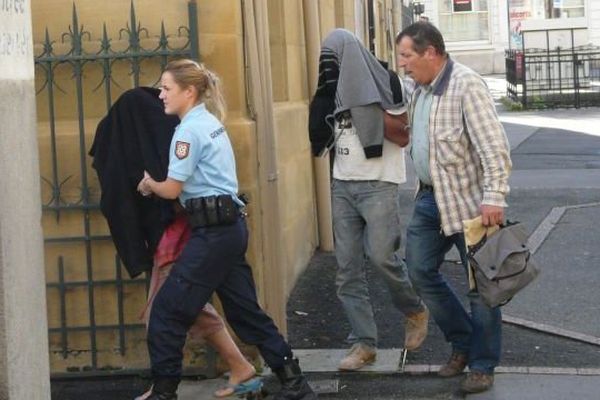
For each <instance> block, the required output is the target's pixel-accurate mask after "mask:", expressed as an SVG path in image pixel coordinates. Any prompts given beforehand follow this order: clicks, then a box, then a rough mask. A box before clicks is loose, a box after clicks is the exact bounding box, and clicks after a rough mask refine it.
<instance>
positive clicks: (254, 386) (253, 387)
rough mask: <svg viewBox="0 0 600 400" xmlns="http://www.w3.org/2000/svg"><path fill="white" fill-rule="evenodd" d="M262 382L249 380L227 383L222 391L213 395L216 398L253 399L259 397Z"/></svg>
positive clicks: (255, 379)
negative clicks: (236, 397)
mask: <svg viewBox="0 0 600 400" xmlns="http://www.w3.org/2000/svg"><path fill="white" fill-rule="evenodd" d="M262 387H263V382H262V379H261V378H257V377H254V378H250V379H248V380H245V381H244V382H240V383H228V384H227V386H225V387H224V388H223V389H219V390H217V391H216V392H215V393H214V395H215V397H217V398H224V397H230V396H238V397H246V398H253V397H254V396H258V397H260V394H261V393H262Z"/></svg>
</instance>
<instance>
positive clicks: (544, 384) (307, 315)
mask: <svg viewBox="0 0 600 400" xmlns="http://www.w3.org/2000/svg"><path fill="white" fill-rule="evenodd" d="M488 82H489V83H490V84H491V86H492V89H493V91H494V93H495V94H496V95H498V96H499V95H502V94H503V86H502V81H501V79H498V78H497V77H492V78H490V79H488ZM500 117H501V120H502V121H503V124H504V126H505V129H506V131H507V134H508V137H509V141H510V144H511V148H512V156H513V161H514V171H513V174H512V176H511V182H510V183H511V187H512V192H511V194H510V197H509V204H510V208H509V209H508V210H507V213H508V217H509V218H510V219H518V220H521V221H523V222H525V223H526V224H527V226H528V229H529V231H530V233H531V232H534V230H535V229H536V227H538V226H539V225H540V224H542V225H543V226H546V225H547V226H549V227H550V228H549V229H548V230H547V232H545V234H544V236H543V237H544V241H543V242H542V243H541V245H540V247H539V249H538V251H537V253H536V256H537V257H538V258H539V260H540V261H541V262H542V264H543V265H544V271H543V273H542V275H541V276H540V278H539V279H538V281H536V282H535V284H534V285H532V286H531V287H530V288H528V289H526V291H525V292H523V293H522V294H521V295H519V297H517V298H516V299H515V300H514V301H513V303H511V304H509V305H508V306H507V307H506V308H505V314H507V315H511V316H515V317H519V318H521V319H525V320H527V321H531V322H536V323H544V324H545V325H547V326H550V327H551V328H560V329H567V330H571V331H573V332H575V333H582V334H585V335H588V336H587V337H589V338H595V337H600V329H599V328H598V327H600V312H598V311H599V308H600V306H599V305H600V291H598V290H596V288H597V287H598V281H599V274H598V272H597V270H596V268H597V266H598V265H600V246H599V245H598V244H599V241H598V238H599V237H600V212H599V211H600V206H598V205H594V204H595V203H597V202H600V130H599V129H598V121H600V109H587V110H555V111H545V112H522V113H507V112H503V111H502V110H501V111H500ZM413 176H414V174H413V173H412V171H409V181H408V182H407V184H405V185H403V187H402V189H401V192H400V201H401V204H402V220H403V221H405V222H407V221H408V219H409V217H410V214H411V211H412V192H413V190H414V184H413V180H412V178H411V177H413ZM581 204H591V205H590V206H588V207H584V208H575V207H573V206H576V205H581ZM561 207H566V208H564V210H563V211H564V212H563V213H562V214H560V213H559V214H560V218H558V219H557V220H549V219H548V218H549V215H554V214H551V213H552V212H556V211H557V210H558V211H560V210H561ZM553 210H554V211H553ZM456 258H457V257H456V255H455V254H452V253H451V254H449V256H448V260H447V262H446V263H445V264H444V266H443V269H444V271H445V273H446V274H447V276H448V278H449V280H450V281H451V282H452V284H453V285H454V286H455V287H456V289H457V291H459V292H464V291H465V290H466V288H465V279H464V274H463V271H462V270H461V267H460V266H458V265H457V264H456V263H455V262H454V260H455V259H456ZM334 275H335V258H334V256H333V255H332V254H329V253H320V252H317V254H316V255H315V257H314V258H313V260H312V262H311V264H310V265H309V267H308V268H307V270H306V272H305V273H304V274H303V275H302V277H301V278H300V280H299V281H298V283H297V285H296V288H295V289H294V291H293V292H292V294H291V297H290V300H289V302H288V324H289V326H288V330H289V339H290V342H291V343H292V345H293V346H294V347H295V348H298V349H308V350H310V349H327V350H328V351H329V350H331V349H334V352H333V353H330V354H338V353H335V349H338V352H339V351H341V349H345V348H347V344H346V343H345V336H346V335H347V333H348V331H349V326H348V323H347V321H346V319H345V317H344V315H343V313H342V312H341V308H340V304H339V302H338V300H337V298H336V296H335V288H334V284H333V282H334ZM368 277H369V282H370V292H371V296H372V299H373V305H374V309H375V312H376V319H377V323H378V327H379V333H380V343H379V347H380V348H381V349H394V348H399V347H401V346H402V343H403V340H404V338H403V329H402V325H403V316H402V315H401V314H400V313H399V312H397V311H396V310H394V309H393V307H391V306H390V301H389V297H388V295H387V294H386V292H385V288H384V287H383V285H382V282H381V281H380V280H379V279H378V277H377V276H375V275H374V274H373V273H371V272H369V274H368ZM296 311H301V312H302V313H297V312H296ZM430 330H431V334H430V335H429V336H428V338H427V340H426V341H425V343H424V345H423V347H422V349H420V350H419V351H418V352H414V353H411V354H409V357H408V365H409V366H410V367H414V368H418V367H420V366H421V367H426V368H429V367H428V366H431V365H434V366H435V365H437V364H441V363H443V362H444V361H445V360H446V358H447V357H448V355H449V348H448V346H447V344H446V343H445V341H444V338H443V336H442V335H441V332H440V331H439V330H438V329H437V327H436V326H435V324H434V323H433V322H430ZM390 351H391V350H390ZM299 353H301V352H299ZM320 353H324V354H325V353H327V352H325V351H323V352H320ZM383 353H385V354H395V353H389V352H382V356H381V357H380V358H386V357H385V356H384V355H383ZM380 362H381V363H382V364H385V361H383V360H382V361H380ZM501 365H502V366H503V367H504V368H505V369H504V373H498V374H497V378H496V379H497V384H496V386H495V388H494V390H493V391H491V392H489V393H486V394H484V395H480V396H470V397H469V398H472V399H481V400H492V399H496V400H506V399H519V400H529V399H544V400H564V399H577V400H588V399H598V398H600V395H599V394H598V393H597V388H598V387H599V384H600V370H599V368H600V346H598V345H593V344H589V343H584V342H581V341H579V340H573V339H569V338H567V337H562V336H557V335H554V334H548V333H541V332H539V331H535V330H531V329H527V328H524V327H522V326H516V325H510V324H505V326H504V351H503V359H502V363H501ZM334 367H335V360H334V361H333V362H332V369H333V368H334ZM527 367H537V368H527ZM547 367H551V368H552V369H546V370H545V369H543V368H547ZM386 368H387V367H383V369H386ZM582 368H585V369H582ZM308 369H310V368H308ZM392 370H393V368H392V367H390V368H387V372H386V373H381V372H379V373H375V372H371V373H359V374H337V373H335V372H319V373H309V378H310V380H311V382H312V384H313V385H315V386H316V387H318V388H320V389H321V390H323V391H325V392H327V391H330V392H335V393H324V394H322V395H321V398H324V399H370V400H375V399H415V400H416V399H453V398H462V397H463V396H462V395H460V394H459V393H457V392H456V388H457V385H458V381H459V380H458V379H449V380H448V379H440V378H437V377H435V376H434V375H433V374H424V375H414V374H413V373H411V374H399V373H393V372H392ZM413 372H414V371H413ZM515 372H518V373H515ZM548 373H552V375H548ZM586 375H587V376H586ZM222 383H223V380H222V379H218V380H204V381H201V382H196V381H186V382H185V383H184V384H183V386H182V389H181V392H180V394H181V395H180V399H182V400H187V399H190V400H191V399H194V400H201V399H210V398H212V395H211V393H212V392H213V391H214V389H215V388H217V387H219V386H220V385H221V384H222ZM144 385H145V381H143V380H142V379H139V378H127V379H117V378H112V379H95V380H88V381H55V382H53V385H52V389H53V396H52V398H53V400H58V399H60V400H71V399H82V398H86V399H88V400H96V399H121V398H122V399H127V398H133V396H134V395H135V394H137V393H139V392H140V391H141V390H142V389H143V387H144ZM272 385H273V382H272V379H268V380H267V386H268V387H272ZM336 388H337V390H334V389H336Z"/></svg>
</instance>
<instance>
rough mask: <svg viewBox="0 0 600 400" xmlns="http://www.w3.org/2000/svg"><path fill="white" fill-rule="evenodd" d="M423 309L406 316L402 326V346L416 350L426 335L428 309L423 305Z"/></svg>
mask: <svg viewBox="0 0 600 400" xmlns="http://www.w3.org/2000/svg"><path fill="white" fill-rule="evenodd" d="M423 307H424V308H423V311H421V312H419V313H415V314H411V315H407V316H406V325H405V326H404V348H405V349H406V350H411V351H412V350H416V349H418V348H419V346H421V344H422V343H423V341H424V340H425V338H426V337H427V325H428V323H429V309H428V308H427V307H425V305H423Z"/></svg>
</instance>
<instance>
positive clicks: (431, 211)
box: [406, 190, 502, 373]
mask: <svg viewBox="0 0 600 400" xmlns="http://www.w3.org/2000/svg"><path fill="white" fill-rule="evenodd" d="M406 243H407V245H406V262H407V265H408V271H409V274H410V278H411V280H412V282H413V285H414V286H415V288H416V289H417V292H418V293H419V295H420V296H421V297H422V299H423V301H424V302H425V304H427V306H428V307H429V311H430V312H431V315H432V316H433V319H434V320H435V322H436V323H437V324H438V326H439V327H440V329H441V330H442V332H443V333H444V336H445V337H446V340H447V341H448V342H450V343H451V344H452V348H453V350H454V351H456V352H460V353H463V354H467V355H468V357H469V369H470V370H475V371H479V372H483V373H492V372H493V371H494V368H495V367H496V366H497V365H498V362H499V361H500V352H501V341H502V340H501V336H502V334H501V328H502V315H501V313H500V308H490V307H488V306H486V305H485V304H484V303H483V301H482V300H481V297H480V296H479V294H478V293H477V292H476V291H470V292H469V293H468V295H467V297H468V299H469V302H470V307H471V315H469V314H468V313H467V312H466V311H465V309H464V307H463V306H462V304H461V302H460V301H459V299H458V298H457V296H456V294H455V293H454V291H453V290H452V288H451V287H450V286H449V285H448V283H447V282H446V280H445V279H444V277H443V275H442V274H441V273H440V266H441V265H442V262H443V261H444V256H445V255H446V253H447V252H448V251H449V250H450V249H451V248H452V246H453V245H454V246H456V247H457V248H458V250H459V253H460V255H461V259H462V262H463V265H464V266H465V272H466V249H465V242H464V235H463V234H462V233H456V234H454V235H451V236H445V235H444V234H443V232H442V230H441V223H440V214H439V210H438V207H437V204H436V202H435V197H434V194H433V192H431V191H423V190H422V191H420V192H419V193H418V194H417V199H416V203H415V210H414V214H413V217H412V220H411V222H410V224H409V226H408V232H407V238H406Z"/></svg>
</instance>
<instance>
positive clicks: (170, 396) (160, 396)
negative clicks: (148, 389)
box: [146, 391, 177, 400]
mask: <svg viewBox="0 0 600 400" xmlns="http://www.w3.org/2000/svg"><path fill="white" fill-rule="evenodd" d="M146 400H177V393H156V392H154V391H153V392H152V394H151V395H150V397H148V398H147V399H146Z"/></svg>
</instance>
